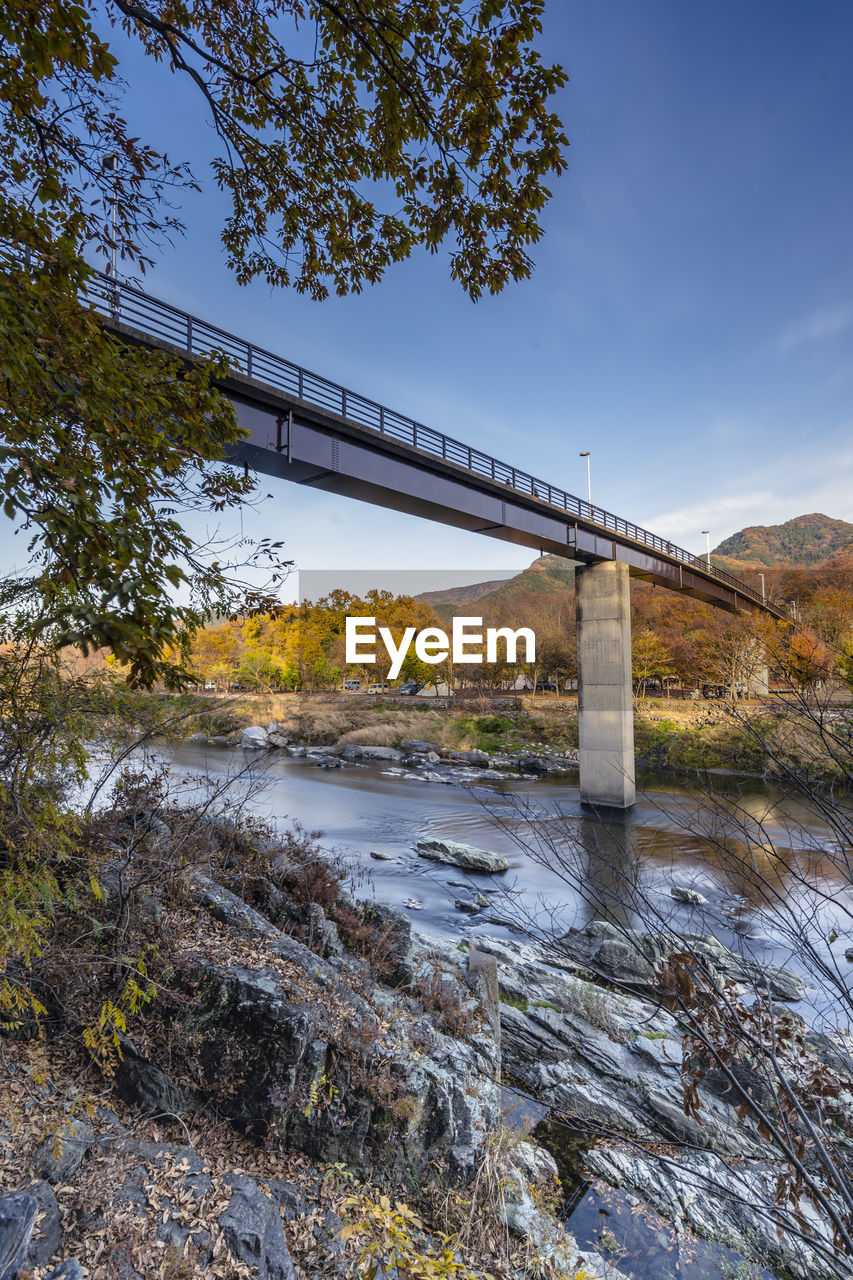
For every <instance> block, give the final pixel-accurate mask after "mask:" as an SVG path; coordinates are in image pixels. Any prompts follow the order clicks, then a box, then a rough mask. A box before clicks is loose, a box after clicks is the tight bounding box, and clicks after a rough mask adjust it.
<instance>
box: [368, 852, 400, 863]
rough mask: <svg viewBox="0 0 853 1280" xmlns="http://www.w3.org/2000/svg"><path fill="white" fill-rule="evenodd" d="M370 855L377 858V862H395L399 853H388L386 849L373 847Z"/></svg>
mask: <svg viewBox="0 0 853 1280" xmlns="http://www.w3.org/2000/svg"><path fill="white" fill-rule="evenodd" d="M370 856H371V858H375V859H376V861H377V862H393V861H394V859H395V858H396V856H397V855H396V854H394V853H387V852H386V851H385V850H384V849H371V850H370Z"/></svg>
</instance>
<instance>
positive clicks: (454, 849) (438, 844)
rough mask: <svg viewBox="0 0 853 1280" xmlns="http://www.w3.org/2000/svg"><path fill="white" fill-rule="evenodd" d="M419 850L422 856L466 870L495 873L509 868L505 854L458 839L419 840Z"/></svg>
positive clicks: (431, 860)
mask: <svg viewBox="0 0 853 1280" xmlns="http://www.w3.org/2000/svg"><path fill="white" fill-rule="evenodd" d="M417 852H418V855H419V856H420V857H421V858H427V859H429V861H430V862H442V863H445V864H446V865H447V866H451V867H462V868H463V870H465V871H482V872H486V873H494V872H501V871H507V870H508V869H509V863H508V862H507V860H506V858H505V857H504V856H503V854H501V853H491V852H489V850H488V849H477V848H475V846H474V845H471V844H462V843H460V842H459V841H458V840H438V839H433V840H419V841H418V844H417Z"/></svg>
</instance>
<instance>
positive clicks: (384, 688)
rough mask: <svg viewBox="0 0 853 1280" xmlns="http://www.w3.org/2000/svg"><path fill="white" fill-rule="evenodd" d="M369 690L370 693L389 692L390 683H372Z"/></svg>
mask: <svg viewBox="0 0 853 1280" xmlns="http://www.w3.org/2000/svg"><path fill="white" fill-rule="evenodd" d="M367 692H368V693H387V692H388V685H387V684H382V683H380V684H372V685H370V686H369V687H368V690H367Z"/></svg>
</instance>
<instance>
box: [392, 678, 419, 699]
mask: <svg viewBox="0 0 853 1280" xmlns="http://www.w3.org/2000/svg"><path fill="white" fill-rule="evenodd" d="M420 687H421V686H420V684H419V683H418V681H417V680H407V681H406V683H405V684H401V685H400V687H399V689H398V690H397V692H398V693H399V694H400V695H401V696H402V697H404V698H410V697H411V696H412V694H414V693H417V691H418V689H420Z"/></svg>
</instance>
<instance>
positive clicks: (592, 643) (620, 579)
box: [575, 560, 636, 809]
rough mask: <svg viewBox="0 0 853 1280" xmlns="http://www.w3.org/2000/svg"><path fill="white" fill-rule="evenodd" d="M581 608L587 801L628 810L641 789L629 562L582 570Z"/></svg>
mask: <svg viewBox="0 0 853 1280" xmlns="http://www.w3.org/2000/svg"><path fill="white" fill-rule="evenodd" d="M575 609H576V616H577V627H578V731H579V736H580V792H581V803H582V804H590V805H600V806H602V807H605V806H606V807H608V808H613V809H628V808H630V806H631V805H632V804H633V803H634V801H635V799H636V791H635V787H634V698H633V686H632V680H631V587H630V578H629V576H628V566H627V564H620V563H619V562H618V561H616V560H601V561H599V562H598V563H596V564H589V565H584V566H583V567H581V568H579V569H576V570H575Z"/></svg>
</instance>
